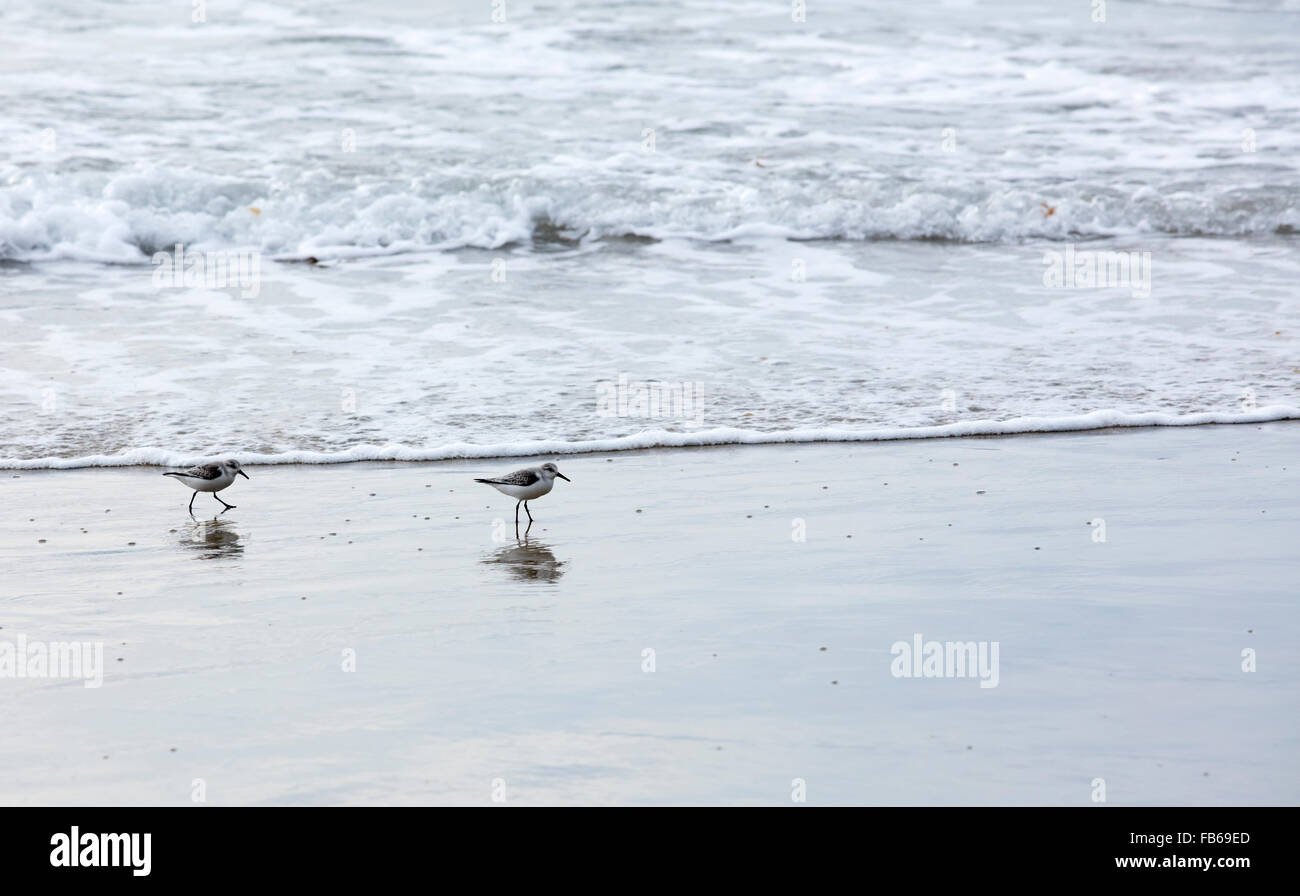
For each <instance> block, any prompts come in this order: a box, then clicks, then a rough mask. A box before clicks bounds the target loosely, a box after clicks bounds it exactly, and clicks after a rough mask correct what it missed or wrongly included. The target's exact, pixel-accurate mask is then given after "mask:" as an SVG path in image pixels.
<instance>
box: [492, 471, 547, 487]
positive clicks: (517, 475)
mask: <svg viewBox="0 0 1300 896" xmlns="http://www.w3.org/2000/svg"><path fill="white" fill-rule="evenodd" d="M541 478H542V477H541V476H538V475H537V471H536V470H515V471H514V472H513V473H507V474H506V475H504V476H502V477H500V478H498V479H489V480H487V481H488V482H490V483H492V484H493V485H532V484H533V483H534V482H536V481H537V480H539V479H541Z"/></svg>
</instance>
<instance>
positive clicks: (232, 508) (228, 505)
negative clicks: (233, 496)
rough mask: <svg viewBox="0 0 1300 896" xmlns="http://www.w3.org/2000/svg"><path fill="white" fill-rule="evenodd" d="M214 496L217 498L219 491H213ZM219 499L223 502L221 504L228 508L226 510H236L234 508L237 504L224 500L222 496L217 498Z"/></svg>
mask: <svg viewBox="0 0 1300 896" xmlns="http://www.w3.org/2000/svg"><path fill="white" fill-rule="evenodd" d="M212 497H214V498H217V493H216V492H213V493H212ZM217 500H218V501H220V502H221V506H222V507H224V508H226V510H234V509H235V505H234V504H227V503H226V502H225V501H222V500H221V499H220V498H217ZM223 512H224V511H223Z"/></svg>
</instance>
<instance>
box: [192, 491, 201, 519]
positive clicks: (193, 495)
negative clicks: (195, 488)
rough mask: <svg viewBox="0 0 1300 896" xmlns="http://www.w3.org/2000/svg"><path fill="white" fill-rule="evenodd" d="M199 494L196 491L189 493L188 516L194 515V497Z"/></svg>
mask: <svg viewBox="0 0 1300 896" xmlns="http://www.w3.org/2000/svg"><path fill="white" fill-rule="evenodd" d="M198 496H199V493H198V492H195V493H194V494H192V495H190V516H194V499H195V498H197V497H198Z"/></svg>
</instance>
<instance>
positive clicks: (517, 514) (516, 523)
mask: <svg viewBox="0 0 1300 896" xmlns="http://www.w3.org/2000/svg"><path fill="white" fill-rule="evenodd" d="M522 503H524V502H523V501H520V502H519V504H522ZM519 504H516V505H515V528H516V529H518V528H519Z"/></svg>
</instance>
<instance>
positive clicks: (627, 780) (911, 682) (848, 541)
mask: <svg viewBox="0 0 1300 896" xmlns="http://www.w3.org/2000/svg"><path fill="white" fill-rule="evenodd" d="M1298 449H1300V426H1298V425H1296V424H1294V423H1290V424H1288V423H1268V424H1262V425H1238V426H1211V427H1184V428H1177V429H1144V430H1124V431H1098V432H1090V433H1077V434H1051V435H1020V436H1010V437H998V438H965V439H931V440H920V441H903V442H878V443H871V444H809V445H791V446H744V447H729V448H726V447H720V448H700V449H675V450H653V451H642V452H624V453H615V454H607V455H602V454H590V455H578V456H572V457H561V458H558V462H559V467H560V470H561V471H563V472H564V473H565V474H566V475H568V476H569V477H570V478H571V479H572V480H573V482H572V484H569V483H565V482H560V483H558V484H557V488H556V490H555V491H554V492H553V493H552V494H551V495H550V496H548V497H546V498H543V499H541V500H539V501H537V502H535V503H534V504H533V513H534V516H535V517H536V518H537V523H536V524H535V525H534V527H533V529H532V531H531V533H529V535H528V538H527V540H526V541H525V540H523V539H521V540H519V541H516V539H515V536H514V532H513V525H512V522H511V521H512V513H513V502H511V501H510V500H509V499H507V498H504V497H503V496H501V495H498V494H496V493H495V492H493V491H491V490H490V489H488V488H487V487H485V486H480V485H476V484H475V483H473V482H472V481H471V480H472V478H473V477H474V476H482V475H491V474H494V473H499V472H503V471H506V470H509V469H513V468H515V467H518V466H521V465H522V464H521V463H519V460H518V459H509V458H508V459H503V460H495V461H494V460H489V461H482V460H474V461H446V462H438V463H364V464H337V465H325V466H294V465H286V466H273V467H256V466H249V467H248V472H249V475H250V476H251V481H248V482H244V481H243V480H240V481H239V483H238V485H237V486H235V487H233V488H231V489H230V490H229V491H227V492H223V497H224V498H225V499H226V500H228V501H230V502H232V503H234V504H236V505H237V509H235V510H232V511H230V512H228V513H226V514H224V515H222V516H220V517H217V518H216V519H214V518H213V511H214V510H215V509H220V508H219V507H218V506H217V505H216V503H215V502H214V501H212V500H211V498H210V497H208V496H205V495H200V497H199V499H198V501H196V511H198V510H200V509H201V511H202V512H201V513H200V514H199V520H198V521H197V522H195V521H192V520H191V519H190V517H189V516H188V515H187V514H186V512H185V504H186V502H187V501H188V499H189V492H188V491H186V490H184V489H182V488H178V487H177V486H176V485H175V484H174V483H172V482H170V481H168V480H167V479H164V478H163V477H162V476H160V475H159V474H160V472H161V470H160V469H159V468H156V467H133V468H119V469H81V470H72V471H21V472H20V471H5V473H4V477H3V479H0V483H2V484H3V492H2V493H0V494H2V496H3V501H4V505H5V507H6V508H8V510H7V512H6V513H5V514H4V516H3V518H2V519H0V557H2V558H3V562H4V568H5V570H6V579H7V582H6V586H7V587H6V591H7V593H8V594H10V595H12V597H11V598H10V599H8V600H6V601H5V602H4V603H3V604H2V605H0V642H8V643H14V642H16V640H17V639H18V637H19V636H20V635H21V636H22V637H23V638H24V639H26V640H27V641H41V642H47V643H48V642H69V641H72V642H79V643H83V642H90V643H95V642H100V643H102V644H103V645H104V646H103V664H104V668H103V670H102V686H100V687H85V686H84V682H82V681H78V680H69V679H57V678H25V677H24V678H19V677H10V678H0V709H2V711H3V713H4V715H5V717H6V718H8V719H10V720H12V722H13V729H12V733H11V736H10V737H7V738H5V739H4V741H3V744H2V745H0V768H3V769H4V770H5V771H4V772H3V774H0V802H3V803H4V804H9V805H13V804H18V805H25V804H54V805H76V804H89V805H99V804H110V805H111V804H127V805H130V804H159V805H193V804H199V803H202V804H207V805H233V804H270V805H318V804H471V805H476V804H482V805H491V804H494V803H504V804H506V805H530V804H542V803H547V804H550V803H558V804H718V803H722V804H770V805H796V804H798V799H797V797H798V796H800V795H803V796H805V798H806V802H807V803H808V804H821V805H828V804H885V805H894V804H923V805H932V804H955V805H969V804H1051V805H1089V804H1093V803H1094V802H1097V800H1096V794H1097V792H1098V789H1097V781H1098V779H1100V780H1101V781H1102V782H1103V785H1102V786H1103V788H1104V796H1105V801H1106V802H1107V803H1109V804H1116V805H1145V804H1173V805H1184V804H1197V805H1206V804H1210V805H1213V804H1267V803H1283V804H1295V803H1297V802H1300V784H1298V783H1297V781H1296V777H1295V775H1294V768H1295V758H1296V756H1297V755H1298V754H1300V731H1298V729H1297V724H1296V719H1297V718H1300V659H1297V657H1296V655H1295V652H1294V650H1292V649H1291V647H1292V645H1294V644H1295V643H1296V639H1297V637H1298V636H1300V608H1298V607H1297V604H1296V580H1297V579H1296V535H1297V532H1300V488H1298V487H1297V486H1298V485H1300V462H1297V457H1298V456H1300V451H1298ZM1099 536H1102V537H1099ZM1103 538H1104V540H1103ZM915 636H920V637H921V638H923V639H924V640H925V641H930V640H931V639H934V640H937V641H940V642H948V641H953V642H977V643H981V644H983V645H986V646H988V645H992V644H993V643H994V642H996V644H997V653H996V656H997V657H998V660H999V662H998V667H997V670H996V681H995V684H996V686H984V687H981V683H985V684H987V683H988V681H989V680H990V679H988V678H985V679H983V682H982V681H981V680H976V678H974V677H971V676H970V675H966V676H954V675H948V676H946V677H936V678H924V677H923V678H914V677H899V676H896V675H895V674H893V671H894V670H893V669H892V668H891V664H893V663H894V661H895V659H896V655H895V653H894V647H893V645H896V644H898V643H899V642H905V643H911V642H912V641H913V639H914V637H915ZM1248 650H1253V651H1254V654H1253V658H1254V661H1255V663H1256V665H1255V667H1254V671H1245V670H1244V669H1243V664H1244V663H1245V662H1246V661H1245V660H1243V651H1248ZM949 671H951V670H949ZM200 796H201V797H202V799H201V800H200V799H198V797H200Z"/></svg>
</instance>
